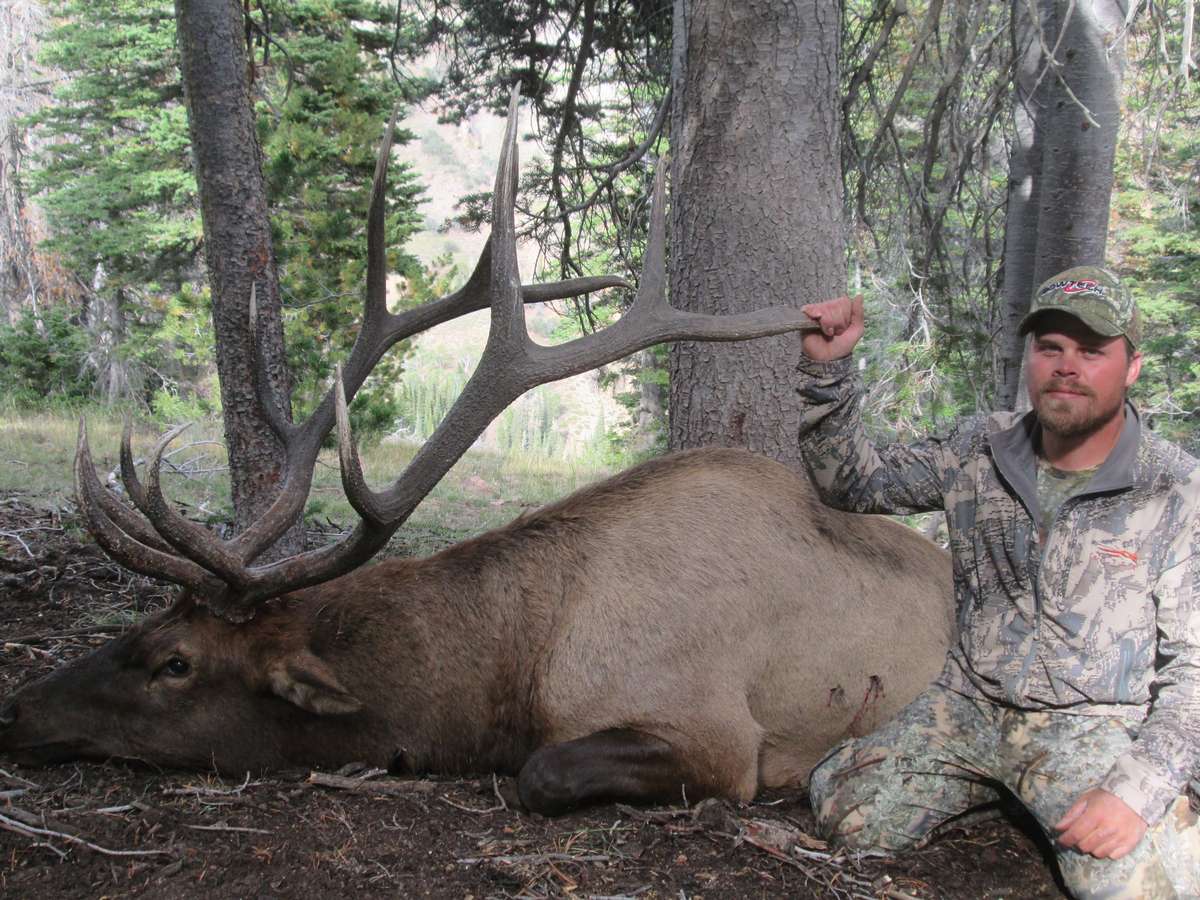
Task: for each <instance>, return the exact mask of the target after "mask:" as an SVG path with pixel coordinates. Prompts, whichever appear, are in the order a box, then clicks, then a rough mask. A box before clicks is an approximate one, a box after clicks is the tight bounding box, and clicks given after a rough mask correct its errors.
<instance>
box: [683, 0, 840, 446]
mask: <svg viewBox="0 0 1200 900" xmlns="http://www.w3.org/2000/svg"><path fill="white" fill-rule="evenodd" d="M840 6H841V4H840V3H831V2H829V0H804V2H799V3H783V2H779V0H743V2H739V3H728V2H721V0H676V3H675V26H674V27H675V36H674V53H675V59H674V65H673V73H672V83H673V92H674V111H673V117H672V136H671V148H672V155H673V162H672V208H671V228H672V233H671V272H670V279H671V297H672V303H673V304H674V305H675V306H677V307H679V308H680V309H686V310H690V311H694V312H706V313H732V312H742V311H747V310H752V309H758V308H762V307H765V306H774V305H781V304H787V305H792V306H800V305H803V304H805V303H809V302H812V301H815V300H820V299H824V298H826V297H831V296H836V295H837V294H839V293H842V292H843V291H844V290H845V279H846V274H845V251H844V244H845V238H844V234H843V226H842V179H841V171H840V167H839V162H838V161H839V159H840V153H839V127H840V125H839V110H838V90H839V83H838V65H839V47H840V44H839V30H840V27H841V9H840ZM799 356H800V347H799V338H798V337H797V336H795V335H792V336H784V337H779V338H769V339H764V340H759V341H752V342H747V343H737V344H697V343H691V342H684V343H680V344H678V345H676V346H675V347H673V348H672V350H671V360H670V374H671V392H670V444H671V446H672V448H673V449H679V448H686V447H697V446H709V445H716V446H741V447H748V448H750V449H752V450H755V451H757V452H761V453H764V454H766V455H769V456H772V457H775V458H776V459H779V460H781V461H783V462H786V463H790V464H793V465H798V464H799V452H798V449H797V446H796V432H797V428H798V417H799V403H798V398H797V396H796V393H795V365H796V361H797V360H798V358H799Z"/></svg>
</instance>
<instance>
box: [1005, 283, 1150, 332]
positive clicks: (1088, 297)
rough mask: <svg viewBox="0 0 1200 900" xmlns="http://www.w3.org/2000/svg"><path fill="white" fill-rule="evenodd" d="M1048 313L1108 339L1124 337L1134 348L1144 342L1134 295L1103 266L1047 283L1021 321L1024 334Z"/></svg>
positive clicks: (1021, 330)
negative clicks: (1061, 315)
mask: <svg viewBox="0 0 1200 900" xmlns="http://www.w3.org/2000/svg"><path fill="white" fill-rule="evenodd" d="M1048 312H1061V313H1066V314H1067V315H1070V316H1074V317H1075V318H1077V319H1079V321H1081V322H1082V323H1083V324H1084V325H1086V326H1087V327H1088V328H1090V329H1092V331H1094V332H1096V333H1097V334H1102V335H1104V336H1105V337H1116V336H1117V335H1124V336H1125V337H1126V338H1127V339H1128V340H1129V343H1130V344H1132V345H1133V346H1134V347H1136V346H1137V345H1138V342H1139V341H1140V340H1141V323H1140V321H1139V316H1138V310H1137V306H1136V305H1135V304H1134V302H1133V294H1132V293H1130V291H1129V289H1128V288H1127V287H1124V286H1122V284H1121V282H1120V280H1118V278H1117V276H1116V275H1114V274H1113V273H1112V272H1110V271H1108V270H1107V269H1101V268H1100V267H1099V266H1076V267H1075V268H1073V269H1067V271H1065V272H1060V273H1059V274H1057V275H1055V276H1054V277H1053V278H1051V279H1049V280H1048V281H1046V282H1044V283H1043V284H1042V286H1041V287H1039V288H1038V289H1037V292H1036V293H1035V294H1034V295H1033V302H1032V303H1031V304H1030V306H1029V312H1028V313H1026V314H1025V318H1023V319H1022V320H1021V327H1020V333H1021V334H1027V333H1028V332H1029V331H1031V330H1032V328H1033V325H1034V321H1035V320H1036V319H1037V318H1038V317H1039V316H1040V315H1041V314H1042V313H1048Z"/></svg>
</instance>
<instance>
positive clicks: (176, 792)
mask: <svg viewBox="0 0 1200 900" xmlns="http://www.w3.org/2000/svg"><path fill="white" fill-rule="evenodd" d="M261 784H262V782H261V781H251V780H250V774H249V773H247V774H246V778H245V780H244V781H243V782H242V783H241V784H239V785H238V786H237V787H235V788H210V787H186V788H163V789H162V792H163V796H164V797H236V796H238V795H240V794H241V793H242V792H243V791H245V790H246V789H247V788H252V787H258V786H259V785H261Z"/></svg>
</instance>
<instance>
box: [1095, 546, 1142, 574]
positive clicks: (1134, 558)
mask: <svg viewBox="0 0 1200 900" xmlns="http://www.w3.org/2000/svg"><path fill="white" fill-rule="evenodd" d="M1096 556H1097V557H1098V558H1099V560H1100V561H1101V562H1104V563H1108V564H1110V565H1116V566H1117V567H1118V568H1122V569H1131V568H1133V567H1134V566H1136V565H1137V564H1138V555H1137V554H1136V553H1135V552H1134V551H1132V550H1126V549H1124V548H1123V547H1097V548H1096Z"/></svg>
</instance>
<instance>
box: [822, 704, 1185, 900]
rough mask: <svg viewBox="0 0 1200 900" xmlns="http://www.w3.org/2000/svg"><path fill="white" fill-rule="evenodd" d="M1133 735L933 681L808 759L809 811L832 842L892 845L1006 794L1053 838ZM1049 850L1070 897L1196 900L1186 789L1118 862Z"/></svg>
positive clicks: (917, 840)
mask: <svg viewBox="0 0 1200 900" xmlns="http://www.w3.org/2000/svg"><path fill="white" fill-rule="evenodd" d="M1133 737H1134V735H1133V734H1131V733H1130V731H1129V728H1128V726H1127V725H1126V724H1125V723H1123V722H1121V721H1119V720H1117V719H1102V718H1095V717H1084V716H1072V715H1065V714H1063V713H1045V712H1024V711H1021V710H1013V709H1007V708H1005V707H1000V706H996V705H994V704H990V703H987V702H983V701H979V702H977V701H973V700H970V699H968V698H966V697H963V696H961V695H959V694H955V693H953V692H951V691H948V690H945V689H943V688H939V687H936V686H935V687H932V688H930V689H929V690H927V691H926V692H925V693H923V694H922V695H921V696H920V697H918V698H917V699H916V700H914V701H913V702H912V703H911V704H909V705H908V706H907V707H905V709H903V710H902V711H901V712H900V713H899V714H898V715H897V716H896V718H895V719H893V720H892V721H890V722H889V723H888V724H886V725H884V726H883V727H882V728H881V729H879V731H877V732H875V733H874V734H871V735H868V736H866V737H863V738H858V739H856V740H850V741H846V742H845V743H843V744H840V745H839V746H837V747H835V748H834V749H833V750H832V751H831V752H830V753H829V754H828V755H827V756H826V757H825V758H824V759H823V760H821V762H819V763H818V764H817V766H816V768H814V769H813V773H812V782H811V785H810V793H811V798H812V805H813V810H814V812H815V813H816V816H817V821H818V823H819V824H820V826H821V828H822V829H823V830H824V831H825V832H826V833H827V835H828V836H829V837H830V838H832V839H833V840H834V841H837V842H839V843H842V844H844V845H847V846H850V847H854V848H858V849H864V850H865V849H882V850H887V851H900V850H905V849H908V848H911V847H915V846H918V845H919V844H921V843H922V842H924V841H925V840H927V839H928V838H929V837H930V836H931V835H932V834H933V832H934V831H935V830H936V829H937V828H938V827H939V826H940V825H943V824H945V823H947V822H949V821H951V820H953V819H959V818H961V817H962V816H963V815H964V814H965V813H968V812H970V811H971V810H973V809H976V808H977V807H980V806H981V805H983V804H987V803H992V802H994V801H997V800H999V799H1001V797H1002V796H1003V795H1004V794H1005V793H1006V792H1007V793H1011V794H1013V795H1015V796H1016V797H1017V799H1019V800H1020V802H1021V803H1022V804H1024V805H1025V807H1026V808H1028V809H1029V811H1030V812H1031V813H1032V814H1033V816H1034V817H1035V818H1036V819H1037V821H1038V823H1039V824H1040V825H1041V826H1042V829H1043V830H1044V831H1045V832H1046V834H1047V836H1048V837H1049V838H1050V840H1051V841H1052V842H1053V840H1054V836H1055V835H1056V834H1057V832H1055V830H1054V827H1053V826H1054V823H1055V822H1057V821H1059V820H1060V819H1061V818H1062V817H1063V815H1065V813H1066V811H1067V809H1069V808H1070V806H1071V805H1072V804H1073V803H1074V802H1075V800H1076V799H1078V797H1079V795H1080V794H1082V793H1083V792H1084V791H1086V790H1087V789H1088V788H1091V787H1094V786H1095V784H1096V783H1097V782H1098V781H1099V780H1100V779H1101V778H1102V777H1103V776H1104V774H1105V773H1106V772H1107V771H1108V769H1109V767H1110V766H1111V765H1112V763H1113V761H1114V760H1115V759H1116V758H1117V757H1118V756H1119V755H1120V754H1121V753H1123V752H1124V751H1125V750H1126V749H1127V748H1128V747H1129V745H1130V743H1131V742H1132V740H1133ZM1055 847H1056V849H1057V857H1058V864H1059V868H1060V870H1061V872H1062V876H1063V881H1064V882H1065V883H1066V885H1067V888H1068V889H1069V890H1070V891H1071V893H1072V894H1074V895H1075V896H1076V897H1080V898H1084V897H1088V898H1091V897H1094V898H1101V897H1103V898H1115V897H1141V898H1176V897H1177V898H1198V897H1200V826H1198V825H1197V816H1196V813H1195V812H1194V811H1192V810H1191V809H1190V807H1189V802H1188V798H1187V797H1186V796H1183V795H1181V796H1180V797H1179V798H1178V799H1177V800H1176V801H1175V803H1174V804H1173V805H1172V806H1171V808H1170V809H1169V810H1168V811H1167V814H1166V815H1165V816H1164V817H1163V818H1162V819H1161V820H1160V821H1159V822H1158V823H1156V824H1155V826H1154V827H1153V828H1151V829H1150V830H1149V831H1148V832H1147V833H1146V836H1145V838H1143V839H1142V841H1141V843H1140V844H1138V846H1137V848H1136V849H1135V850H1134V851H1133V852H1131V853H1129V854H1128V855H1126V856H1124V857H1122V858H1121V859H1119V860H1100V859H1095V858H1093V857H1091V856H1088V855H1086V854H1082V853H1078V852H1076V851H1074V850H1068V849H1066V848H1063V847H1059V846H1058V845H1057V844H1055Z"/></svg>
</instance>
